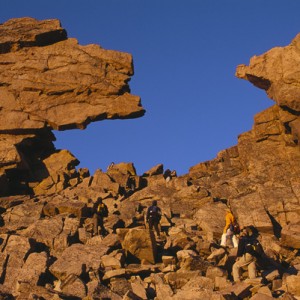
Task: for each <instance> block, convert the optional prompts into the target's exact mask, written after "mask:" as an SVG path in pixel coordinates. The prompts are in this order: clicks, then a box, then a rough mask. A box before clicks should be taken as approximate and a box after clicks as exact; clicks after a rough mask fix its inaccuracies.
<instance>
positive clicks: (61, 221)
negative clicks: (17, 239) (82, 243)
mask: <svg viewBox="0 0 300 300" xmlns="http://www.w3.org/2000/svg"><path fill="white" fill-rule="evenodd" d="M78 227H79V220H78V219H76V218H68V217H63V216H61V215H59V216H56V217H53V218H51V219H41V220H37V221H36V222H35V223H34V224H32V225H30V226H29V227H28V228H26V229H25V230H23V231H22V232H21V235H23V236H25V237H28V238H33V239H34V240H35V241H37V242H39V243H42V244H44V245H46V246H47V247H49V250H50V252H51V254H56V253H61V252H62V251H64V250H65V249H66V248H68V247H69V246H70V245H71V242H70V241H71V240H72V237H74V236H75V235H76V233H77V231H78Z"/></svg>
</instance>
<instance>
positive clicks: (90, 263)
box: [49, 244, 108, 281]
mask: <svg viewBox="0 0 300 300" xmlns="http://www.w3.org/2000/svg"><path fill="white" fill-rule="evenodd" d="M107 250H108V248H107V247H105V246H101V245H98V246H96V245H93V246H89V245H82V244H73V245H71V246H70V247H68V248H67V249H66V250H65V251H64V252H63V253H62V255H61V256H60V257H59V258H58V260H57V261H55V262H54V264H52V265H51V267H50V268H49V270H50V272H51V273H52V274H53V275H54V276H56V277H57V278H59V279H61V280H62V281H64V280H65V279H66V278H67V277H68V276H69V275H76V276H80V275H84V274H86V273H87V272H89V271H90V270H95V271H97V270H98V269H99V268H100V266H101V256H102V255H104V254H106V252H107Z"/></svg>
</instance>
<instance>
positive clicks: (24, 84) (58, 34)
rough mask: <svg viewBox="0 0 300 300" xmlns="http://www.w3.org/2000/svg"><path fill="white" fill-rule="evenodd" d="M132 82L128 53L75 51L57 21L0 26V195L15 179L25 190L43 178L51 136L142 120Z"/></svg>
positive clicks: (13, 22)
mask: <svg viewBox="0 0 300 300" xmlns="http://www.w3.org/2000/svg"><path fill="white" fill-rule="evenodd" d="M132 75H133V62H132V57H131V55H130V54H128V53H122V52H117V51H112V50H105V49H102V48H101V47H100V46H98V45H87V46H81V45H79V44H78V42H77V40H76V39H74V38H69V39H68V38H67V33H66V31H65V30H64V29H63V28H62V27H61V25H60V22H59V21H58V20H45V21H38V20H35V19H33V18H21V19H13V20H10V21H7V22H5V23H4V24H1V25H0V108H1V118H0V119H1V121H0V153H1V160H0V176H1V175H2V177H3V178H2V179H1V180H0V181H2V182H3V184H2V185H1V184H0V187H1V190H0V191H1V192H5V191H6V192H8V193H11V190H12V189H15V188H16V186H14V187H12V186H9V182H10V181H11V178H13V180H14V181H16V182H17V180H16V177H23V178H19V182H18V183H19V185H23V188H26V185H27V184H28V182H34V181H41V179H43V178H45V177H46V176H47V175H48V174H47V170H48V169H47V168H46V169H45V168H43V165H42V161H43V160H44V159H45V158H47V157H49V156H50V155H51V154H53V153H54V152H55V149H54V146H53V144H52V141H53V140H54V139H55V138H54V136H53V135H52V133H51V129H57V130H65V129H71V128H85V127H86V126H87V125H88V124H89V123H90V122H93V121H99V120H103V119H116V118H120V119H125V118H135V117H140V116H142V115H143V114H144V109H143V108H142V107H141V103H140V98H139V97H138V96H134V95H131V94H130V89H129V86H128V82H129V80H130V76H132ZM53 159H55V158H53ZM16 169H17V170H16ZM16 172H17V174H16ZM38 172H39V174H38ZM12 173H13V174H12ZM22 173H26V174H22ZM45 173H46V174H45ZM22 175H23V176H22ZM50 175H51V174H50ZM20 179H21V180H20ZM22 179H23V180H22ZM5 183H6V184H5ZM48 184H50V183H48ZM31 187H32V186H31ZM19 188H20V187H19Z"/></svg>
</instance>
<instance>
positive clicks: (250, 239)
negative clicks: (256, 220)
mask: <svg viewBox="0 0 300 300" xmlns="http://www.w3.org/2000/svg"><path fill="white" fill-rule="evenodd" d="M262 253H263V249H262V246H261V244H260V243H259V242H258V240H257V239H256V236H255V235H254V234H253V231H252V230H251V228H250V227H245V228H243V229H242V230H241V233H240V240H239V244H238V250H237V258H236V262H235V263H234V264H233V266H232V276H233V281H234V282H240V269H241V268H242V267H245V266H248V274H249V278H250V279H254V278H256V260H257V259H259V257H260V256H261V254H262Z"/></svg>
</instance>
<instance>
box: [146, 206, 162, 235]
mask: <svg viewBox="0 0 300 300" xmlns="http://www.w3.org/2000/svg"><path fill="white" fill-rule="evenodd" d="M160 219H161V209H160V208H159V207H158V206H157V201H156V200H154V201H153V202H152V205H151V206H149V207H148V210H147V215H146V220H147V222H148V224H149V229H150V230H152V229H153V227H154V229H155V231H156V234H157V236H158V237H160V230H159V227H158V225H159V222H160Z"/></svg>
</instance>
